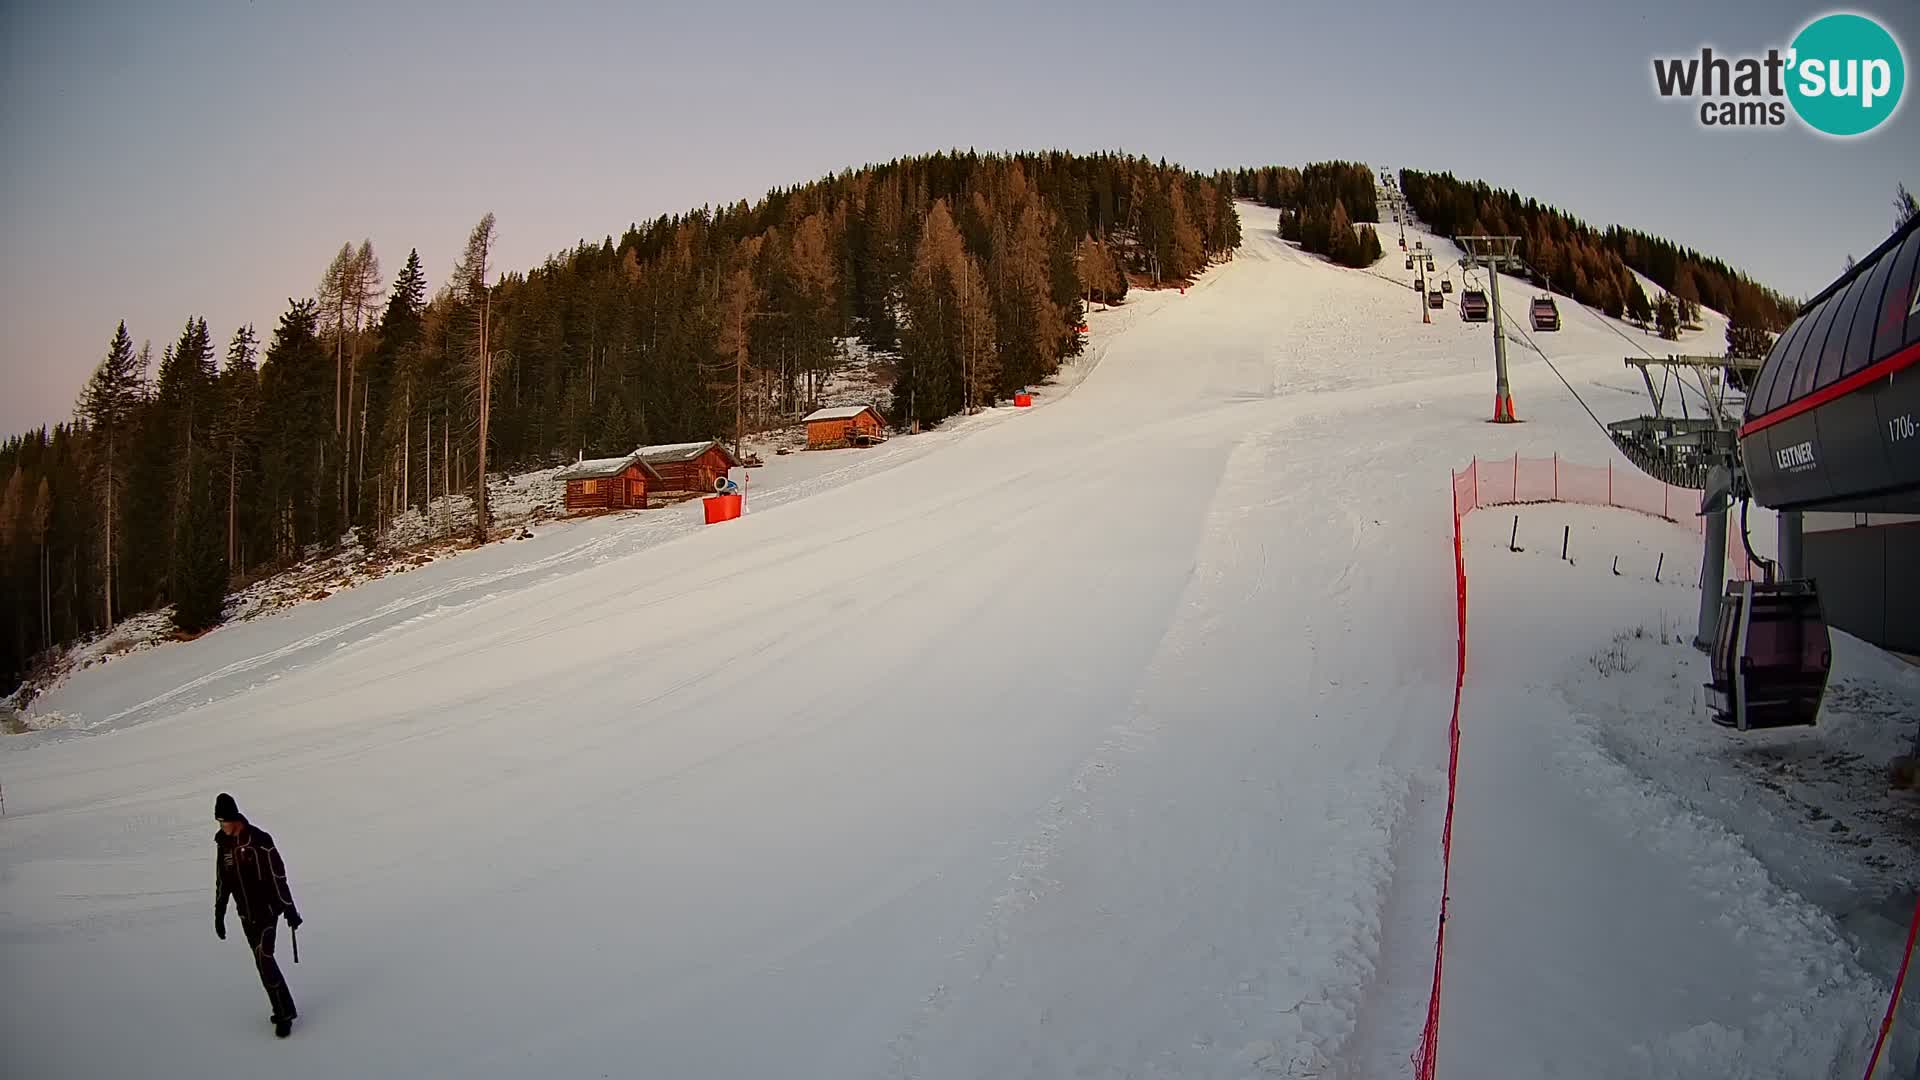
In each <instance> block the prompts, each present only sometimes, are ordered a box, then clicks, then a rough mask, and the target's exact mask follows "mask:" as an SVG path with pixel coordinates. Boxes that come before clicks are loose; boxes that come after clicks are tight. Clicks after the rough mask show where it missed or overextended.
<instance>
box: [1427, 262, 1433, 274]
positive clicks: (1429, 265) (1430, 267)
mask: <svg viewBox="0 0 1920 1080" xmlns="http://www.w3.org/2000/svg"><path fill="white" fill-rule="evenodd" d="M1427 273H1429V274H1431V273H1433V260H1432V259H1428V260H1427Z"/></svg>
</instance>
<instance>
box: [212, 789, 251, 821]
mask: <svg viewBox="0 0 1920 1080" xmlns="http://www.w3.org/2000/svg"><path fill="white" fill-rule="evenodd" d="M213 820H215V821H244V820H246V819H245V818H242V817H241V816H240V808H239V807H238V806H236V805H234V801H233V796H231V795H229V794H227V793H226V792H224V791H223V792H221V793H220V796H219V797H218V798H216V799H214V800H213Z"/></svg>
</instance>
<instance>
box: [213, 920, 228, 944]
mask: <svg viewBox="0 0 1920 1080" xmlns="http://www.w3.org/2000/svg"><path fill="white" fill-rule="evenodd" d="M213 936H214V937H217V938H219V939H220V940H221V941H225V940H227V917H226V916H225V915H220V914H216V915H214V917H213Z"/></svg>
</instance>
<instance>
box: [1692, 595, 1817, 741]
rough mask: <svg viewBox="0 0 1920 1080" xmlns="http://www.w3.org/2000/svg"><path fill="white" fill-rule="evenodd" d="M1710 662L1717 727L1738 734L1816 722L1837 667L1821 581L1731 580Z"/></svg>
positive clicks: (1710, 689)
mask: <svg viewBox="0 0 1920 1080" xmlns="http://www.w3.org/2000/svg"><path fill="white" fill-rule="evenodd" d="M1708 660H1709V665H1708V666H1709V668H1710V669H1711V672H1712V675H1713V681H1712V682H1709V683H1707V684H1706V687H1707V696H1708V698H1709V701H1710V703H1711V704H1712V706H1713V721H1714V723H1716V724H1719V725H1721V726H1722V727H1730V728H1733V729H1734V730H1736V731H1752V730H1755V729H1757V728H1776V727H1796V726H1801V725H1807V724H1811V723H1813V722H1814V719H1815V717H1817V716H1818V715H1819V713H1820V699H1821V698H1822V697H1823V696H1824V695H1825V694H1826V691H1827V673H1828V671H1829V670H1830V669H1831V667H1832V666H1833V643H1832V640H1831V638H1830V637H1829V635H1828V633H1827V623H1826V619H1825V617H1824V616H1823V615H1822V613H1821V611H1820V594H1819V593H1818V592H1817V591H1816V590H1815V589H1814V587H1813V582H1811V581H1780V582H1766V583H1761V582H1755V581H1732V582H1728V583H1727V595H1726V598H1725V600H1724V601H1722V603H1721V604H1720V621H1719V623H1718V624H1716V626H1715V630H1714V636H1713V652H1712V654H1711V656H1709V657H1708Z"/></svg>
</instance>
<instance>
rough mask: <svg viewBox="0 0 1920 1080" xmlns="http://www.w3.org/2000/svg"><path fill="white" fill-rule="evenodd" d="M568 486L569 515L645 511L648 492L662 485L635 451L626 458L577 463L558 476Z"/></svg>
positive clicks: (651, 467)
mask: <svg viewBox="0 0 1920 1080" xmlns="http://www.w3.org/2000/svg"><path fill="white" fill-rule="evenodd" d="M554 479H556V480H563V481H565V482H566V485H567V512H568V513H569V514H572V513H579V512H581V511H584V510H645V509H646V508H647V492H648V491H650V490H656V489H657V488H658V487H659V485H660V474H659V473H658V472H655V471H654V469H653V466H651V465H648V464H647V462H646V460H645V459H644V458H642V457H641V456H640V451H638V450H635V451H634V452H633V453H631V454H628V455H626V456H625V457H614V458H595V459H593V460H590V461H576V462H574V463H573V464H571V465H569V466H567V467H566V468H564V469H561V470H560V471H559V472H557V473H555V474H554Z"/></svg>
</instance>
